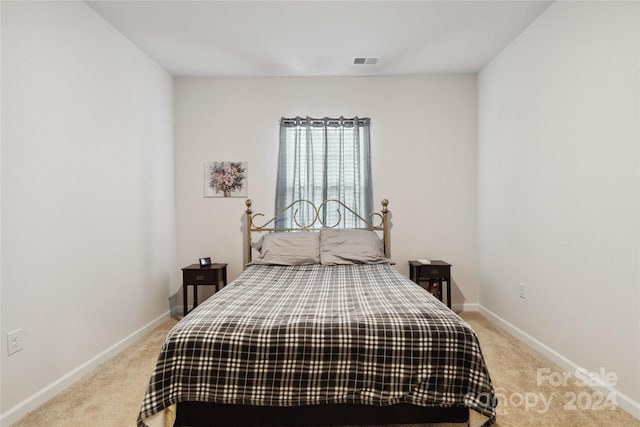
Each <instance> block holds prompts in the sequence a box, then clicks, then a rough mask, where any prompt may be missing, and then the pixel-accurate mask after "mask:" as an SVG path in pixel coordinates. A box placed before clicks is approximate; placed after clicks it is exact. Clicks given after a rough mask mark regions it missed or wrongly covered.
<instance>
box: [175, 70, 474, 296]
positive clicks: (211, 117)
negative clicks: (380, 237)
mask: <svg viewBox="0 0 640 427" xmlns="http://www.w3.org/2000/svg"><path fill="white" fill-rule="evenodd" d="M475 80H476V79H475V76H471V75H461V76H420V77H351V78H339V77H336V78H178V79H177V80H176V217H177V222H176V224H177V226H176V227H177V233H176V235H177V256H176V259H177V264H176V271H178V270H179V268H181V267H183V266H185V265H188V264H190V263H192V262H194V261H197V258H199V257H202V256H211V257H212V258H213V259H214V260H217V261H221V262H227V263H229V278H230V279H233V278H234V277H236V276H237V275H238V274H239V273H240V272H241V271H242V262H243V241H244V240H243V234H242V233H243V228H242V226H243V212H244V206H245V205H244V202H245V199H221V198H204V197H203V173H204V172H203V163H204V162H205V161H212V160H243V161H248V162H249V182H248V185H249V187H248V188H249V197H250V198H251V199H253V208H254V212H263V213H265V214H267V215H273V213H274V201H275V184H276V171H277V156H278V123H279V119H280V117H282V116H284V117H291V116H296V115H302V116H306V115H309V116H312V117H325V116H332V117H335V116H340V115H343V116H345V117H351V116H354V115H358V116H360V117H365V116H366V117H370V118H371V120H372V124H371V144H372V168H373V186H374V200H375V207H376V208H378V209H379V208H380V207H381V206H380V202H381V201H382V199H383V198H387V199H389V202H390V205H389V209H390V210H391V212H392V215H393V216H392V224H393V228H392V231H391V244H392V248H391V254H392V258H393V259H394V260H395V261H396V262H397V263H398V268H399V269H400V270H402V271H404V272H407V271H408V266H407V261H408V260H409V259H416V258H423V257H424V258H432V259H444V260H446V261H448V262H450V263H452V264H453V269H452V273H453V276H454V281H455V285H456V286H455V287H454V295H453V299H454V303H456V304H462V303H465V302H467V303H469V302H471V303H476V302H477V298H478V297H477V295H478V291H477V286H476V235H477V233H476V183H475V180H476V83H475ZM175 290H177V288H176V289H174V291H175Z"/></svg>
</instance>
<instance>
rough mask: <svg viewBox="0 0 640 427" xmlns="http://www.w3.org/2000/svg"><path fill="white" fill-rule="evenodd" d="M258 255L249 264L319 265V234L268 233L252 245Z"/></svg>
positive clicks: (304, 232)
mask: <svg viewBox="0 0 640 427" xmlns="http://www.w3.org/2000/svg"><path fill="white" fill-rule="evenodd" d="M253 247H254V248H256V249H257V250H258V251H259V252H260V255H259V256H258V258H257V259H255V260H254V261H252V262H251V263H250V264H271V265H307V264H318V263H320V233H316V232H312V231H297V232H286V233H269V234H266V235H264V236H263V237H262V238H261V239H260V240H259V241H258V242H257V243H256V244H254V245H253Z"/></svg>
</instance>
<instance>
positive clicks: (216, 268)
mask: <svg viewBox="0 0 640 427" xmlns="http://www.w3.org/2000/svg"><path fill="white" fill-rule="evenodd" d="M220 283H222V286H226V284H227V264H211V265H208V266H206V267H200V264H191V265H190V266H188V267H185V268H183V269H182V299H183V301H184V302H183V307H184V309H183V313H184V315H185V316H186V315H187V313H188V312H189V304H188V303H187V289H188V287H189V286H193V307H192V308H191V309H192V310H193V309H194V308H196V307H197V306H198V286H201V285H208V286H215V287H216V291H218V289H219V285H220ZM222 286H220V289H221V288H222Z"/></svg>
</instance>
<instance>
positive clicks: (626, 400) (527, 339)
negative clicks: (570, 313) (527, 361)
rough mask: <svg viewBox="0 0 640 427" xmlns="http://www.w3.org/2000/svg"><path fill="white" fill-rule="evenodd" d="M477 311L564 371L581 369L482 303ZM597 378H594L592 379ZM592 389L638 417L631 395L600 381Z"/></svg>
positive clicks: (639, 408)
mask: <svg viewBox="0 0 640 427" xmlns="http://www.w3.org/2000/svg"><path fill="white" fill-rule="evenodd" d="M478 308H479V311H480V312H481V313H482V314H483V315H485V316H486V317H487V318H488V319H489V320H491V321H493V322H494V323H496V324H498V325H499V326H500V327H502V329H504V330H506V331H507V332H508V333H510V334H511V335H513V336H514V337H516V338H518V339H519V340H520V341H522V342H524V343H525V344H527V345H528V346H529V347H531V348H532V349H534V350H536V351H537V352H538V353H541V354H542V355H543V356H545V357H546V358H548V359H550V360H551V361H552V362H554V363H555V364H557V365H559V366H560V368H562V369H564V370H565V371H566V372H576V370H577V369H583V367H581V366H579V365H578V364H576V363H575V362H573V361H571V360H570V359H568V358H567V357H565V356H563V355H562V354H560V353H558V352H557V351H555V350H554V349H552V348H551V347H549V346H547V345H546V344H544V343H542V342H540V341H538V340H537V339H535V338H534V337H532V336H531V335H529V334H527V333H526V332H524V331H523V330H521V329H519V328H518V327H516V326H514V325H513V324H511V323H509V322H508V321H506V320H505V319H503V318H502V317H500V316H498V315H497V314H495V313H493V312H492V311H490V310H488V309H486V308H485V307H483V306H482V305H479V304H478ZM595 380H597V378H594V381H595ZM593 389H594V390H596V391H599V392H601V393H603V394H604V395H605V396H609V394H610V393H613V395H614V396H615V397H616V404H617V405H618V406H619V407H620V408H621V409H623V410H625V411H626V412H628V413H629V414H631V415H632V416H634V417H636V418H639V419H640V402H636V401H635V400H633V399H632V398H631V397H629V396H627V395H626V394H624V393H622V392H620V391H619V390H617V389H616V388H615V387H612V386H610V385H608V384H605V383H602V382H600V384H598V385H596V386H595V387H593Z"/></svg>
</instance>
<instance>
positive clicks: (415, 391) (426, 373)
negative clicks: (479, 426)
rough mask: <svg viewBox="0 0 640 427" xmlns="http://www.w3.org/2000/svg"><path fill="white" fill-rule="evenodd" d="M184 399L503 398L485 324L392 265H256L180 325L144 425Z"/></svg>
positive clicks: (159, 369)
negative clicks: (483, 340)
mask: <svg viewBox="0 0 640 427" xmlns="http://www.w3.org/2000/svg"><path fill="white" fill-rule="evenodd" d="M181 401H202V402H212V403H225V404H245V405H270V406H298V405H318V404H333V403H359V404H367V405H391V404H395V403H411V404H415V405H420V406H451V405H464V406H467V407H469V408H470V409H473V410H475V411H477V412H478V413H480V414H483V415H485V416H487V417H489V422H488V424H490V423H492V422H493V421H494V420H495V405H496V401H495V398H494V392H493V387H492V384H491V380H490V377H489V373H488V372H487V369H486V367H485V363H484V360H483V357H482V354H481V351H480V347H479V344H478V340H477V337H476V335H475V333H474V332H473V331H472V330H471V328H470V327H469V326H468V325H467V323H466V322H464V321H463V320H462V319H461V318H460V317H458V316H457V315H456V314H455V313H453V312H452V311H450V310H449V309H448V308H447V307H446V306H445V305H444V304H442V303H441V302H440V301H438V300H437V299H435V298H434V297H432V296H431V295H430V294H428V293H427V292H426V291H424V290H423V289H422V288H421V287H419V286H418V285H416V284H414V283H413V282H411V281H410V280H409V279H408V278H406V277H405V276H404V275H402V274H401V273H400V272H399V271H397V270H396V269H395V268H394V267H393V266H390V265H386V264H382V265H380V264H379V265H348V266H322V265H313V266H298V267H279V266H258V265H256V266H251V267H249V268H248V269H247V270H245V271H244V272H243V273H242V274H241V275H240V276H239V277H238V278H237V279H236V280H235V281H233V282H232V283H230V284H229V285H227V286H226V287H225V288H223V289H222V290H221V291H219V292H218V293H216V294H215V295H214V296H212V297H211V298H209V299H208V300H207V301H205V302H204V303H202V304H201V305H199V306H198V307H197V308H196V309H195V310H193V311H192V312H190V313H189V315H187V316H186V317H185V318H184V319H183V320H182V321H180V322H178V323H177V324H176V325H175V327H174V328H173V329H172V331H171V332H170V333H169V335H168V336H167V338H166V340H165V343H164V345H163V348H162V351H161V353H160V355H159V357H158V361H157V364H156V368H155V371H154V372H153V374H152V376H151V380H150V383H149V387H148V389H147V392H146V395H145V397H144V401H143V404H142V408H141V410H140V414H139V416H138V426H144V425H145V419H147V418H148V417H150V416H152V415H153V414H155V413H157V412H159V411H162V410H163V409H164V408H166V407H168V406H170V405H172V404H174V403H178V402H181Z"/></svg>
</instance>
